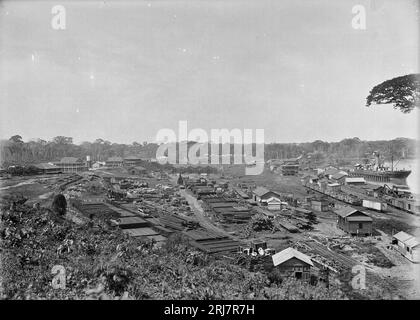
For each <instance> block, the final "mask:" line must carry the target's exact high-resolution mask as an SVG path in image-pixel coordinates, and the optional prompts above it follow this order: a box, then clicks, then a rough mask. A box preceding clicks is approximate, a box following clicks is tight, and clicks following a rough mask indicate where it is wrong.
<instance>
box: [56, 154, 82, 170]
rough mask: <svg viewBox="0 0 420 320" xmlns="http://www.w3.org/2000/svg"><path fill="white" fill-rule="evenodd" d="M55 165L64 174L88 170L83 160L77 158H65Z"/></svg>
mask: <svg viewBox="0 0 420 320" xmlns="http://www.w3.org/2000/svg"><path fill="white" fill-rule="evenodd" d="M54 164H55V165H56V166H57V167H59V168H60V169H61V170H62V171H63V172H81V171H86V170H87V169H88V167H87V165H86V163H85V162H84V161H83V160H82V159H80V158H75V157H64V158H62V159H61V160H60V161H59V162H56V163H54Z"/></svg>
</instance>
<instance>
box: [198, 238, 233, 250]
mask: <svg viewBox="0 0 420 320" xmlns="http://www.w3.org/2000/svg"><path fill="white" fill-rule="evenodd" d="M191 244H192V245H193V246H195V247H197V248H199V249H201V250H203V251H205V252H207V253H220V252H226V251H229V252H232V251H238V249H239V247H240V245H241V243H240V242H238V241H236V240H233V239H231V238H228V237H221V238H214V239H202V240H196V241H193V242H192V243H191Z"/></svg>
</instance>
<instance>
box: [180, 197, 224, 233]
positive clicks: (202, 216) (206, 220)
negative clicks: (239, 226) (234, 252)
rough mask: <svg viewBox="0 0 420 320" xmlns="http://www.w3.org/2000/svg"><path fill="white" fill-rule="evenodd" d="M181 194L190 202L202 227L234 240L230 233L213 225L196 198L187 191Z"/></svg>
mask: <svg viewBox="0 0 420 320" xmlns="http://www.w3.org/2000/svg"><path fill="white" fill-rule="evenodd" d="M179 193H180V194H181V196H183V197H184V198H185V199H186V200H187V201H188V204H189V205H190V207H191V209H192V211H193V212H194V216H195V217H196V219H197V221H198V222H199V223H200V225H201V226H203V227H204V228H206V229H208V230H211V231H214V232H216V233H219V234H220V235H223V236H229V237H231V238H232V236H231V235H230V234H229V233H227V232H226V231H225V230H223V229H222V228H219V227H217V226H215V225H214V224H213V223H212V221H210V219H209V218H207V217H206V216H205V214H204V209H203V208H202V206H201V204H200V202H199V201H198V200H197V198H196V197H194V196H193V195H191V194H190V193H189V192H188V191H186V190H179Z"/></svg>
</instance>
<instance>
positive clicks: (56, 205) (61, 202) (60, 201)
mask: <svg viewBox="0 0 420 320" xmlns="http://www.w3.org/2000/svg"><path fill="white" fill-rule="evenodd" d="M51 209H52V210H53V211H54V212H55V213H57V214H58V215H60V216H63V215H65V214H66V210H67V201H66V198H65V197H64V196H63V195H62V194H57V195H56V196H55V197H54V200H53V202H52V205H51Z"/></svg>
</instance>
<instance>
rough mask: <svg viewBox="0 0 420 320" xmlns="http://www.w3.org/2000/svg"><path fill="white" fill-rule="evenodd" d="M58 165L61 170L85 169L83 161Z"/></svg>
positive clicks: (74, 170)
mask: <svg viewBox="0 0 420 320" xmlns="http://www.w3.org/2000/svg"><path fill="white" fill-rule="evenodd" d="M59 167H60V169H61V170H62V171H63V172H80V171H85V170H87V167H86V166H85V164H84V163H77V164H76V163H60V164H59Z"/></svg>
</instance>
